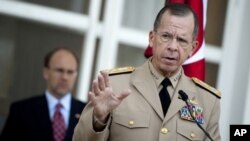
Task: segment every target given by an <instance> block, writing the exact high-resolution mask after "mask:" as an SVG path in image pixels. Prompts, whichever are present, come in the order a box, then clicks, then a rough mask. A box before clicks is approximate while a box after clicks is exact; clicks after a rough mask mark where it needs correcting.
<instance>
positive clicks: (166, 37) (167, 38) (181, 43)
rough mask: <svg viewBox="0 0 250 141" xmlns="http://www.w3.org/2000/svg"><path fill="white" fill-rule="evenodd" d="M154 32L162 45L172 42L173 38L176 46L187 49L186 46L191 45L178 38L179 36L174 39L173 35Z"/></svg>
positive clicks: (185, 40)
mask: <svg viewBox="0 0 250 141" xmlns="http://www.w3.org/2000/svg"><path fill="white" fill-rule="evenodd" d="M154 32H155V33H156V34H157V35H159V36H160V39H161V41H162V42H164V43H168V42H169V41H173V39H174V38H176V41H177V43H178V45H179V46H180V47H182V48H186V47H188V45H189V44H190V43H191V42H189V41H187V39H185V38H183V37H179V36H177V37H174V35H173V34H171V33H168V32H163V33H158V32H157V31H154Z"/></svg>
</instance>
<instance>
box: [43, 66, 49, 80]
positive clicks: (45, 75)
mask: <svg viewBox="0 0 250 141" xmlns="http://www.w3.org/2000/svg"><path fill="white" fill-rule="evenodd" d="M48 75H49V70H48V68H46V67H44V68H43V78H44V79H45V80H48V78H49V76H48Z"/></svg>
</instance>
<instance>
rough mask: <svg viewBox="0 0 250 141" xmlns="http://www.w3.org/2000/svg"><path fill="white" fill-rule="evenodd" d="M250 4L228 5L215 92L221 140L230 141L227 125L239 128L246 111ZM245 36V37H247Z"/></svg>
mask: <svg viewBox="0 0 250 141" xmlns="http://www.w3.org/2000/svg"><path fill="white" fill-rule="evenodd" d="M249 5H250V1H249V0H240V1H239V0H230V1H228V8H227V17H226V22H225V30H224V40H223V52H222V60H221V64H220V69H219V75H218V76H219V79H218V88H219V89H220V90H221V92H222V99H221V120H220V127H221V136H222V140H223V141H228V140H229V126H230V124H241V123H242V121H243V115H244V110H245V98H246V91H247V90H246V87H247V85H248V84H247V83H248V80H247V72H248V70H247V69H248V68H249V67H248V66H249V57H248V59H247V56H249V55H248V54H249V52H250V51H249V44H250V43H249V36H250V34H249V33H250V32H249V24H250V23H245V22H246V20H245V19H246V18H249V12H250V11H249ZM247 32H248V33H247Z"/></svg>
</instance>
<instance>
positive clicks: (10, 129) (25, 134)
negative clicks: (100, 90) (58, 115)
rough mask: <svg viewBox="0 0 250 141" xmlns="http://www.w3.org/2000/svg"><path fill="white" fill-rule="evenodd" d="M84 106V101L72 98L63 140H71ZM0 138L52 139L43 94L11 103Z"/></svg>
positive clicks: (11, 140)
mask: <svg viewBox="0 0 250 141" xmlns="http://www.w3.org/2000/svg"><path fill="white" fill-rule="evenodd" d="M84 107H85V104H84V103H82V102H80V101H78V100H76V99H74V98H72V100H71V109H70V118H69V120H70V121H69V125H68V129H67V135H66V139H65V141H72V135H73V132H74V128H75V126H76V124H77V122H78V119H79V114H81V112H82V110H83V108H84ZM0 140H1V141H22V140H23V141H53V135H52V125H51V120H50V117H49V110H48V103H47V100H46V97H45V95H42V96H36V97H33V98H29V99H26V100H22V101H19V102H15V103H13V104H12V105H11V107H10V113H9V116H8V119H7V121H6V123H5V126H4V129H3V131H2V134H1V136H0Z"/></svg>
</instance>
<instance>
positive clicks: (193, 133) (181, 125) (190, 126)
mask: <svg viewBox="0 0 250 141" xmlns="http://www.w3.org/2000/svg"><path fill="white" fill-rule="evenodd" d="M177 132H178V133H179V134H181V135H182V136H184V137H186V138H188V139H190V140H192V141H201V140H203V139H204V135H205V134H204V133H203V131H202V130H201V129H200V128H199V127H198V126H197V125H196V123H195V122H193V121H187V120H179V121H177Z"/></svg>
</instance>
